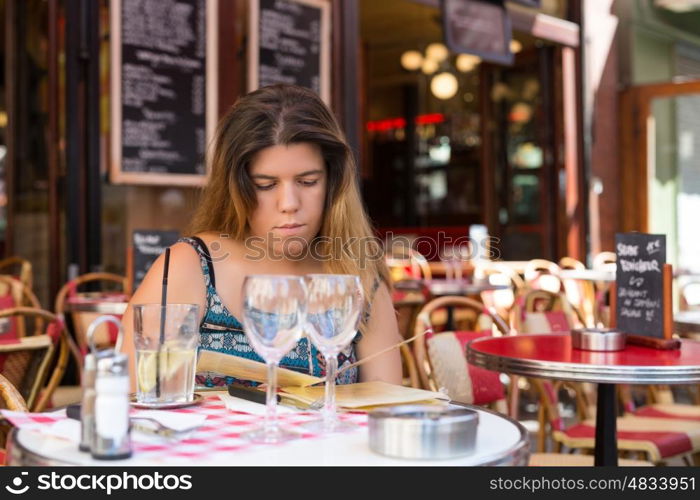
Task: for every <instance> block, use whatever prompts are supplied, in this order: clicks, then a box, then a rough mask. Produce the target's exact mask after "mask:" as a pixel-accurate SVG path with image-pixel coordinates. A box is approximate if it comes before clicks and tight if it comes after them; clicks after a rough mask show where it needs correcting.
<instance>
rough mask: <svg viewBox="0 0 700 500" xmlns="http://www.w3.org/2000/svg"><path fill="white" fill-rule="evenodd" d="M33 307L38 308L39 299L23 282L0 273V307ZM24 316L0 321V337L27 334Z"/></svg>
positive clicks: (19, 336) (18, 336)
mask: <svg viewBox="0 0 700 500" xmlns="http://www.w3.org/2000/svg"><path fill="white" fill-rule="evenodd" d="M12 307H33V308H37V309H40V308H41V306H40V304H39V299H37V297H36V295H34V292H32V290H31V289H30V288H29V287H28V286H27V285H25V284H24V283H23V282H21V281H20V280H18V279H17V278H14V277H12V276H8V275H0V309H9V308H12ZM26 329H27V328H26V324H25V321H24V318H8V319H5V320H3V321H2V322H0V339H3V338H5V339H7V338H21V337H24V336H25V335H27V331H26Z"/></svg>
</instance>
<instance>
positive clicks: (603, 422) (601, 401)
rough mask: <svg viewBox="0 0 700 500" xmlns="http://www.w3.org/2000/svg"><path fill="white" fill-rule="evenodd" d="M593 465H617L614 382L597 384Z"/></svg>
mask: <svg viewBox="0 0 700 500" xmlns="http://www.w3.org/2000/svg"><path fill="white" fill-rule="evenodd" d="M595 465H617V404H616V401H615V384H598V403H597V406H596V422H595Z"/></svg>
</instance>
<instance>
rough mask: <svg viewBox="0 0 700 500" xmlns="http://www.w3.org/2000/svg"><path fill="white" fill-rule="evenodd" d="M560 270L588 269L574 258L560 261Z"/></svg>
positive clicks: (563, 258)
mask: <svg viewBox="0 0 700 500" xmlns="http://www.w3.org/2000/svg"><path fill="white" fill-rule="evenodd" d="M559 268H561V269H578V270H583V269H586V265H585V264H584V263H583V262H581V261H580V260H577V259H574V258H573V257H562V258H561V259H559Z"/></svg>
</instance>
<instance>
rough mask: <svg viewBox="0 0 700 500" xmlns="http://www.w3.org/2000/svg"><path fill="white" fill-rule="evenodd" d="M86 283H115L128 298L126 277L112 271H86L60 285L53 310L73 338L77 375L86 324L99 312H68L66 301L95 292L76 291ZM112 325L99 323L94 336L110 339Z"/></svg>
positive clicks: (113, 332) (84, 347)
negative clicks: (86, 272)
mask: <svg viewBox="0 0 700 500" xmlns="http://www.w3.org/2000/svg"><path fill="white" fill-rule="evenodd" d="M88 283H92V284H96V283H101V284H108V283H112V284H116V285H117V287H118V288H119V289H121V290H122V291H123V292H124V293H123V295H124V296H125V297H124V299H123V300H124V301H126V300H128V289H127V287H128V278H127V277H126V276H120V275H118V274H112V273H88V274H83V275H81V276H78V277H77V278H75V279H73V280H71V281H69V282H68V283H66V284H65V285H63V286H62V287H61V289H60V290H59V291H58V294H57V295H56V300H55V302H54V310H55V312H56V314H57V315H58V316H59V317H60V318H61V319H63V320H64V321H65V323H66V325H67V327H68V328H69V329H70V333H71V335H72V338H73V339H74V340H75V341H74V342H73V343H72V344H71V350H70V352H71V355H72V356H73V357H74V359H75V362H76V366H77V367H78V376H79V377H80V375H81V367H82V361H83V356H82V354H83V352H84V351H85V350H86V348H87V340H86V333H87V326H88V325H89V324H90V323H91V322H92V321H93V320H95V319H96V318H97V317H98V316H100V314H99V313H93V312H69V311H68V307H67V305H68V301H69V300H71V298H73V297H76V298H78V297H81V296H83V297H91V296H92V295H93V294H94V293H95V292H86V293H81V292H79V291H78V289H79V287H80V286H82V285H85V284H88ZM67 313H68V314H67ZM113 328H114V325H113V324H111V323H109V324H105V325H100V326H99V327H98V329H97V330H96V332H95V338H97V339H112V338H113V337H114V336H115V334H116V332H115V331H114V330H113Z"/></svg>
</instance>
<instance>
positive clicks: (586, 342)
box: [571, 328, 625, 352]
mask: <svg viewBox="0 0 700 500" xmlns="http://www.w3.org/2000/svg"><path fill="white" fill-rule="evenodd" d="M571 346H572V347H573V348H574V349H583V350H585V351H600V352H609V351H621V350H622V349H624V348H625V334H624V333H622V332H621V331H619V330H615V329H614V328H577V329H574V330H571Z"/></svg>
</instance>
